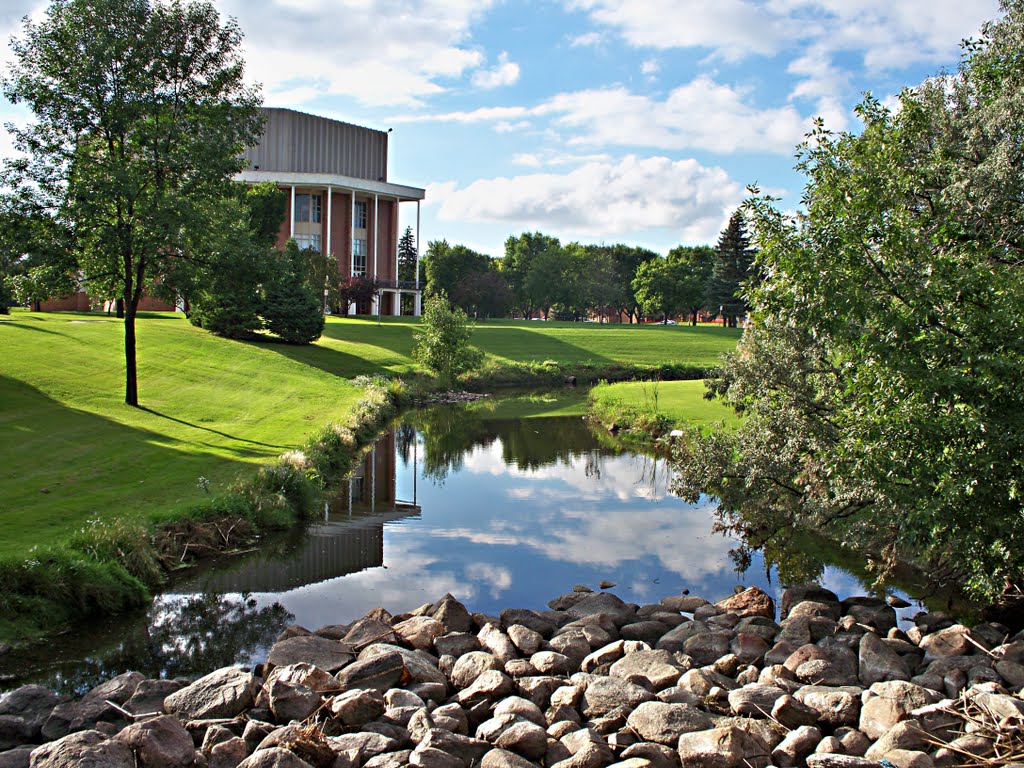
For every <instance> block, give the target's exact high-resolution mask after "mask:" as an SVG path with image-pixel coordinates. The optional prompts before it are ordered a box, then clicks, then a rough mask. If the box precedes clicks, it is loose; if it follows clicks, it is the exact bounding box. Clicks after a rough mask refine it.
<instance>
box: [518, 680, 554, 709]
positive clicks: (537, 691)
mask: <svg viewBox="0 0 1024 768" xmlns="http://www.w3.org/2000/svg"><path fill="white" fill-rule="evenodd" d="M563 685H565V681H564V680H562V679H561V678H558V677H550V676H548V675H537V676H534V677H520V678H519V679H518V680H516V690H517V691H518V692H519V694H520V695H522V696H523V698H525V699H529V700H530V701H532V702H533V703H534V704H536V705H537V706H538V707H540V708H541V709H545V708H546V707H547V706H548V701H549V700H550V699H551V694H552V693H553V692H554V691H555V690H556V689H558V688H561V687H562V686H563Z"/></svg>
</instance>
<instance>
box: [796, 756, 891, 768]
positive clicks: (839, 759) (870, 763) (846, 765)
mask: <svg viewBox="0 0 1024 768" xmlns="http://www.w3.org/2000/svg"><path fill="white" fill-rule="evenodd" d="M881 765H882V764H881V763H880V762H878V761H877V760H868V759H867V758H866V757H854V756H853V755H833V754H828V753H819V754H815V755H808V756H807V768H880V766H881Z"/></svg>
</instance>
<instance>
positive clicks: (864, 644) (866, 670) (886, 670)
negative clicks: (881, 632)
mask: <svg viewBox="0 0 1024 768" xmlns="http://www.w3.org/2000/svg"><path fill="white" fill-rule="evenodd" d="M858 660H859V668H860V681H861V683H862V684H863V685H866V686H871V685H874V684H875V683H881V682H885V681H888V680H909V679H910V669H909V668H908V667H907V662H906V661H904V660H903V658H902V657H901V656H900V655H899V654H898V653H896V652H895V651H893V650H892V649H890V648H889V646H887V645H886V644H885V643H883V642H882V641H881V640H879V639H878V636H877V635H875V634H874V633H872V632H865V633H864V635H863V636H862V637H861V639H860V644H859V646H858Z"/></svg>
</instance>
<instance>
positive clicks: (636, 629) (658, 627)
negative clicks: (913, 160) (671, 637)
mask: <svg viewBox="0 0 1024 768" xmlns="http://www.w3.org/2000/svg"><path fill="white" fill-rule="evenodd" d="M669 629H671V627H669V625H668V624H662V623H661V622H660V621H653V620H651V619H648V620H647V621H637V622H634V623H633V624H626V625H624V626H623V627H622V629H620V630H619V636H620V637H621V638H622V639H623V640H642V641H643V642H645V643H649V644H650V645H652V646H653V645H654V644H655V643H656V642H658V640H660V639H661V636H662V635H664V634H665V633H666V632H668V631H669Z"/></svg>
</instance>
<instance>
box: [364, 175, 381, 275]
mask: <svg viewBox="0 0 1024 768" xmlns="http://www.w3.org/2000/svg"><path fill="white" fill-rule="evenodd" d="M378 201H379V198H378V196H377V193H376V192H374V193H373V276H374V278H377V277H378V276H379V275H380V264H379V263H378V262H377V240H379V239H380V222H379V221H378V219H377V212H378V211H379V210H380V207H379V205H378ZM367 226H369V222H367ZM366 234H367V237H369V234H370V233H369V231H367V233H366Z"/></svg>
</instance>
